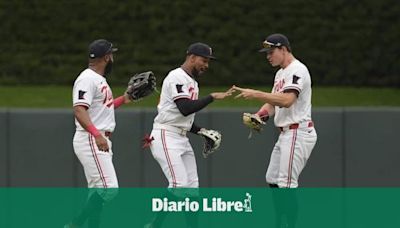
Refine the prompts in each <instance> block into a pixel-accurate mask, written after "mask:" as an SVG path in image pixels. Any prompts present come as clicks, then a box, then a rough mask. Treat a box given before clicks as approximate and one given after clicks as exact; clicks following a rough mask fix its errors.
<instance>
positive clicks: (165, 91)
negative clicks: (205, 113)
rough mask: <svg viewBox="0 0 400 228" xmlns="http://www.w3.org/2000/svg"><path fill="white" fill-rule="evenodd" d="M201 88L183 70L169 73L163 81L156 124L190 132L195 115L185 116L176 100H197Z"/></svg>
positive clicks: (177, 69) (178, 69) (179, 69)
mask: <svg viewBox="0 0 400 228" xmlns="http://www.w3.org/2000/svg"><path fill="white" fill-rule="evenodd" d="M198 95H199V87H198V83H197V82H196V80H194V79H193V78H192V77H190V76H189V75H188V74H187V73H186V72H185V71H184V70H183V69H182V68H176V69H175V70H172V71H170V72H169V73H168V75H167V77H166V78H165V79H164V81H163V85H162V89H161V96H160V102H159V104H158V106H157V110H158V115H157V116H156V118H155V119H154V123H157V124H164V125H168V126H173V127H178V128H182V129H184V130H186V131H189V130H190V129H191V127H192V124H193V121H194V116H195V113H192V114H190V115H188V116H183V115H182V113H181V112H180V111H179V110H178V107H177V106H176V104H175V100H177V99H180V98H188V99H191V100H197V99H198Z"/></svg>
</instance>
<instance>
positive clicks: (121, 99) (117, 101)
mask: <svg viewBox="0 0 400 228" xmlns="http://www.w3.org/2000/svg"><path fill="white" fill-rule="evenodd" d="M124 103H125V98H124V96H120V97H117V98H115V99H114V109H116V108H118V107H119V106H121V105H123V104H124Z"/></svg>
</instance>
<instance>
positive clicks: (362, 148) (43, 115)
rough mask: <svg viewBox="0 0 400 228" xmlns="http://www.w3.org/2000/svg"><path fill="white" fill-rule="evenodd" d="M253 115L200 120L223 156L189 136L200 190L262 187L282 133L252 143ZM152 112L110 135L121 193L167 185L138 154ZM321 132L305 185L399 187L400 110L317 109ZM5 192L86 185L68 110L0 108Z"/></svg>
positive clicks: (223, 112) (215, 113) (124, 121)
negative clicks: (246, 120) (247, 123)
mask: <svg viewBox="0 0 400 228" xmlns="http://www.w3.org/2000/svg"><path fill="white" fill-rule="evenodd" d="M244 111H256V110H255V109H254V110H251V109H250V110H249V109H246V110H244V109H217V110H216V109H213V110H205V111H202V112H200V113H198V114H197V117H196V119H197V122H198V124H199V125H200V126H205V127H208V128H213V129H218V130H220V131H221V132H222V134H223V140H222V145H221V148H220V151H218V152H217V153H215V154H213V155H212V156H211V157H210V158H208V159H203V158H202V156H201V149H202V139H201V138H200V137H198V136H195V135H190V140H191V142H192V146H193V148H194V150H195V153H196V158H197V163H198V172H199V178H200V186H202V187H263V186H266V183H265V177H264V176H265V172H266V168H267V165H268V162H269V157H270V153H271V150H272V147H273V145H274V143H275V141H276V139H277V137H278V134H279V131H278V130H277V129H276V128H274V127H273V126H272V125H273V124H272V122H269V124H268V126H267V127H266V128H265V129H264V131H263V132H262V133H261V134H259V135H257V134H256V135H254V136H253V137H252V138H251V139H247V136H248V133H249V131H248V130H247V129H246V128H245V127H244V126H243V125H242V124H241V113H242V112H244ZM155 114H156V112H155V110H153V109H151V110H149V109H125V110H118V111H117V112H116V119H117V127H116V130H115V133H114V134H113V136H112V141H113V152H114V165H115V167H116V171H117V175H118V178H119V182H120V186H121V187H164V186H167V182H166V180H165V178H164V176H163V174H162V172H161V169H160V167H159V166H158V164H157V163H156V162H155V160H154V159H153V157H152V155H151V152H150V151H149V150H148V149H147V150H144V149H142V148H141V139H142V137H143V135H144V134H145V133H149V132H150V130H151V126H152V120H153V118H154V116H155ZM313 119H314V122H315V125H316V129H317V132H318V142H317V145H316V146H315V148H314V150H313V153H312V155H311V158H310V160H309V162H308V164H307V167H306V168H305V170H304V171H303V173H302V175H301V177H300V186H301V187H375V186H376V187H399V186H400V177H399V175H398V173H400V166H398V165H397V164H398V161H399V160H400V153H399V152H400V149H399V146H398V133H397V129H399V128H400V109H399V108H319V109H317V108H315V109H314V112H313ZM0 126H1V128H0V187H6V186H10V187H74V186H78V187H85V186H86V182H85V177H84V174H83V169H82V168H81V165H80V163H79V161H78V160H77V159H76V157H75V155H74V152H73V149H72V137H73V134H74V119H73V114H72V110H68V109H34V110H32V109H2V110H0Z"/></svg>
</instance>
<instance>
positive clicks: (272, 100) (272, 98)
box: [255, 91, 293, 108]
mask: <svg viewBox="0 0 400 228" xmlns="http://www.w3.org/2000/svg"><path fill="white" fill-rule="evenodd" d="M290 96H291V95H290V94H288V93H266V92H261V91H260V92H258V93H257V94H256V96H255V97H256V98H257V99H259V100H261V101H263V102H266V103H268V104H270V105H272V106H279V107H285V108H288V107H290V106H291V105H292V104H293V100H292V99H291V97H290Z"/></svg>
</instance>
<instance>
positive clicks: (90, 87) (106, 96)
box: [65, 39, 130, 228]
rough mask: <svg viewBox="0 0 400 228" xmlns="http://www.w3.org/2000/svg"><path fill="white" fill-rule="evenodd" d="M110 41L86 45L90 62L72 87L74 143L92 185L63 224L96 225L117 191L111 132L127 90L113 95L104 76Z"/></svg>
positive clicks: (107, 69)
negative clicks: (77, 211)
mask: <svg viewBox="0 0 400 228" xmlns="http://www.w3.org/2000/svg"><path fill="white" fill-rule="evenodd" d="M115 51H117V49H116V48H114V47H113V45H112V43H110V42H109V41H107V40H104V39H99V40H95V41H93V42H92V43H91V44H90V45H89V66H88V68H87V69H85V70H84V71H82V72H81V73H80V75H79V76H78V77H77V79H76V80H75V83H74V87H73V93H72V95H73V107H74V114H75V124H76V131H75V135H74V139H73V146H74V151H75V154H76V156H77V157H78V159H79V161H80V162H81V164H82V166H83V168H84V172H85V176H86V180H87V183H88V187H89V188H92V191H90V193H89V197H88V200H87V202H86V205H85V206H84V208H83V210H82V212H81V213H80V214H79V215H78V216H77V217H76V218H74V219H73V220H72V222H71V223H70V224H68V225H66V226H65V227H67V228H68V227H79V226H81V225H82V224H83V223H84V222H85V221H86V220H88V227H99V222H100V219H99V215H100V212H101V210H102V207H103V203H104V202H107V201H109V200H111V199H112V198H114V197H115V195H116V194H117V188H118V180H117V176H116V173H115V170H114V165H113V163H112V156H113V152H112V143H111V134H112V132H113V131H114V128H115V117H114V109H115V108H118V107H119V106H121V105H122V104H125V103H129V102H130V100H129V98H128V96H127V94H124V95H123V96H120V97H118V98H116V99H114V98H113V94H112V91H111V88H110V86H109V85H108V83H107V80H106V78H107V77H108V76H109V75H110V73H111V70H112V64H113V61H114V59H113V52H115Z"/></svg>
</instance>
